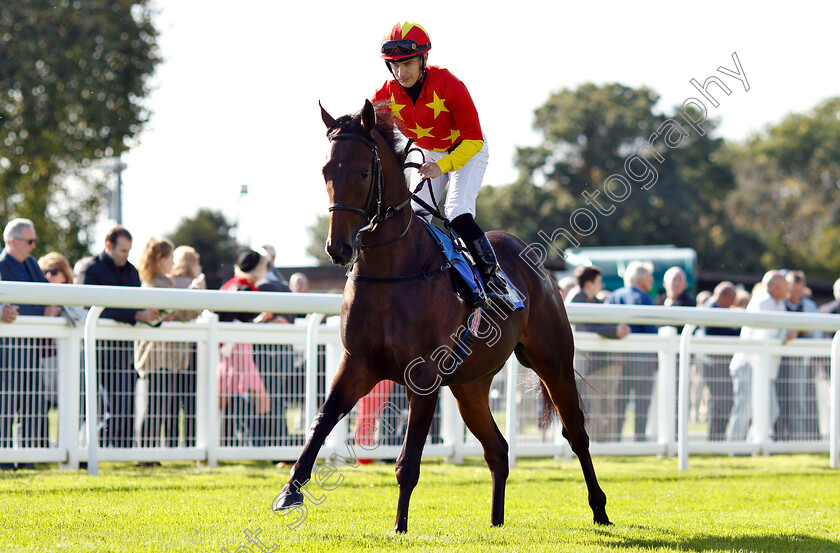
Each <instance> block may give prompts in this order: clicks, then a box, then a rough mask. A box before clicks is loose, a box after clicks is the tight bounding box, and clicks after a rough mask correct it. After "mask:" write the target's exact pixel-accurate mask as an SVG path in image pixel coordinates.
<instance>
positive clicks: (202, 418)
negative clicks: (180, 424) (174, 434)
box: [195, 311, 219, 467]
mask: <svg viewBox="0 0 840 553" xmlns="http://www.w3.org/2000/svg"><path fill="white" fill-rule="evenodd" d="M201 320H202V321H203V322H206V323H207V339H206V340H205V341H204V345H203V346H202V347H198V348H197V351H196V363H195V364H196V367H195V370H196V375H195V378H196V381H195V389H196V395H197V397H196V398H195V416H196V417H197V418H198V420H197V421H196V440H195V444H196V446H197V447H199V448H201V449H203V450H204V455H205V462H206V463H207V466H209V467H215V466H216V465H217V464H218V461H219V457H218V447H219V379H218V377H217V376H216V375H217V372H218V370H219V316H218V315H217V314H215V313H212V312H210V311H206V312H204V313H202V315H201Z"/></svg>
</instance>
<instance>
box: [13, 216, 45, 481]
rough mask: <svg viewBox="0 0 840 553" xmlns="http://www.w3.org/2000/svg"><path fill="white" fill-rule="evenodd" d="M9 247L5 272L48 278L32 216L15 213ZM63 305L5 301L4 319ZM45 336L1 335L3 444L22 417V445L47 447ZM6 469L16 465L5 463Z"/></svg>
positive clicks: (16, 278)
mask: <svg viewBox="0 0 840 553" xmlns="http://www.w3.org/2000/svg"><path fill="white" fill-rule="evenodd" d="M3 242H4V244H5V247H4V248H3V251H2V252H0V277H2V279H3V280H10V281H18V282H42V283H46V282H47V279H46V278H44V274H43V273H42V272H41V269H40V267H38V262H37V261H36V260H35V258H34V257H32V250H33V249H34V248H35V244H36V243H37V242H38V237H37V235H36V234H35V226H34V225H33V224H32V221H30V220H29V219H14V220H13V221H10V222H9V224H7V225H6V228H5V229H4V231H3ZM59 311H60V308H58V307H56V306H48V307H45V306H43V305H13V304H5V305H3V308H2V315H0V319H2V321H3V322H4V323H11V322H14V321H15V319H17V317H18V315H34V316H42V315H43V316H48V317H53V316H55V315H58V313H59ZM44 341H45V339H44V338H3V339H0V447H3V448H8V447H11V446H12V422H13V420H14V417H15V414H16V413H17V415H18V416H19V417H20V441H21V445H22V446H23V447H48V446H49V443H48V437H49V433H48V429H47V403H46V397H45V395H44V392H43V388H42V385H41V374H40V371H39V367H38V364H39V358H40V353H41V351H42V349H43V347H44V345H45V344H44ZM2 468H3V469H11V468H14V466H13V465H11V464H3V466H2Z"/></svg>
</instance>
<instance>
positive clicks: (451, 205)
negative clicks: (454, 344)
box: [373, 22, 508, 305]
mask: <svg viewBox="0 0 840 553" xmlns="http://www.w3.org/2000/svg"><path fill="white" fill-rule="evenodd" d="M431 49H432V43H431V41H430V40H429V35H428V34H427V33H426V30H425V29H423V27H421V26H420V25H418V24H416V23H408V22H399V23H397V24H396V25H394V27H393V28H392V29H391V30H390V31H389V32H388V33H387V34H386V35H385V36H384V37H383V38H382V47H381V53H382V59H384V60H385V65H386V66H387V67H388V70H389V71H390V72H391V75H393V76H394V79H392V80H389V81H386V82H385V84H383V85H382V86H381V87H380V88H379V90H377V91H376V93H375V94H374V96H373V102H374V103H377V102H388V105H389V107H390V109H391V115H392V116H393V117H394V120H395V122H396V124H397V127H398V128H399V129H400V132H402V133H403V134H404V135H405V136H407V137H408V138H412V139H414V143H415V144H416V145H417V147H418V148H420V149H421V150H422V152H423V155H424V161H425V162H424V163H423V165H422V166H421V167H420V169H419V171H418V172H419V175H420V177H421V178H424V179H425V178H428V179H430V185H431V186H430V187H431V190H432V191H433V192H434V198H435V199H440V197H441V194H443V191H444V189H445V188H446V185H447V184H449V193H448V194H447V197H446V203H445V204H444V214H445V215H446V217H447V218H448V219H449V220H450V221H452V228H453V229H454V230H455V232H456V233H457V234H458V235H459V236H460V237H461V238H463V240H464V243H465V244H466V245H467V248H468V249H469V251H470V253H471V254H472V257H473V259H474V260H475V263H476V265H477V266H478V269H479V272H480V273H481V275H482V278H483V279H484V284H485V290H486V292H487V297H488V299H490V300H501V303H502V305H504V303H505V301H504V298H505V297H507V295H508V287H507V283H506V282H505V279H504V277H503V276H502V275H501V271H500V270H499V263H498V261H497V260H496V254H495V253H494V252H493V248H492V247H491V246H490V242H489V241H488V240H487V237H486V236H485V235H484V231H482V230H481V228H480V227H479V226H478V224H477V223H476V222H475V218H474V217H475V200H476V197H477V196H478V188H479V186H481V181H482V179H483V178H484V171H485V170H486V168H487V159H488V156H489V154H488V151H487V141H486V139H485V137H484V133H482V131H481V124H480V123H479V121H478V112H477V111H476V109H475V105H474V104H473V101H472V98H471V97H470V93H469V91H468V90H467V87H466V86H464V83H462V82H461V81H460V80H458V79H457V78H456V77H455V75H453V74H452V73H450V72H449V70H448V69H444V68H442V67H438V66H435V65H426V61H427V60H428V57H429V50H431ZM430 187H429V186H426V187H424V188H423V189H422V190H421V192H420V193H419V194H418V195H419V196H420V198H421V199H422V200H423V201H425V202H426V203H427V204H429V205H432V206H434V203H435V202H434V200H433V199H432V196H431V192H430V191H429V188H430ZM412 208H414V210H415V211H416V212H417V213H418V215H420V216H421V217H425V218H426V219H427V220H429V219H430V218H431V214H429V213H428V212H427V211H426V210H425V209H424V208H423V207H422V206H421V205H420V204H418V203H416V202H412Z"/></svg>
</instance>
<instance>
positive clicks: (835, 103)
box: [729, 97, 840, 279]
mask: <svg viewBox="0 0 840 553" xmlns="http://www.w3.org/2000/svg"><path fill="white" fill-rule="evenodd" d="M730 155H731V157H732V160H733V165H734V167H735V171H736V173H737V176H738V189H737V191H736V192H735V193H734V194H733V195H732V198H731V201H730V204H729V213H730V215H731V217H732V219H733V220H734V221H735V223H736V224H738V225H739V226H740V227H742V228H745V229H750V230H751V231H752V232H754V233H755V234H758V235H760V236H762V237H763V240H764V242H765V244H766V249H765V251H764V253H763V255H762V263H763V265H764V266H765V267H776V268H781V267H785V268H790V269H802V270H804V271H806V273H808V275H809V276H815V277H825V278H831V279H834V278H836V277H837V275H838V274H840V249H838V247H837V243H838V242H837V241H838V238H840V97H834V98H830V99H827V100H825V101H823V102H821V103H819V104H818V105H817V106H816V107H815V108H814V109H813V110H811V111H809V112H808V113H794V114H790V115H788V116H786V117H785V118H783V119H782V121H781V122H779V123H778V124H776V125H772V126H770V127H768V128H767V129H766V130H765V131H764V132H761V133H758V134H756V135H754V136H752V137H751V138H750V139H748V140H747V141H745V142H744V143H743V144H741V145H738V146H737V147H733V148H732V151H731V153H730Z"/></svg>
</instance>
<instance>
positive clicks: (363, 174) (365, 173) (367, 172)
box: [362, 169, 370, 179]
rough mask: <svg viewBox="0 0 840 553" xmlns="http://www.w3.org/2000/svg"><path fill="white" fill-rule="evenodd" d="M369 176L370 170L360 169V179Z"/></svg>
mask: <svg viewBox="0 0 840 553" xmlns="http://www.w3.org/2000/svg"><path fill="white" fill-rule="evenodd" d="M369 176H370V169H362V178H363V179H366V178H368V177H369Z"/></svg>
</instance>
